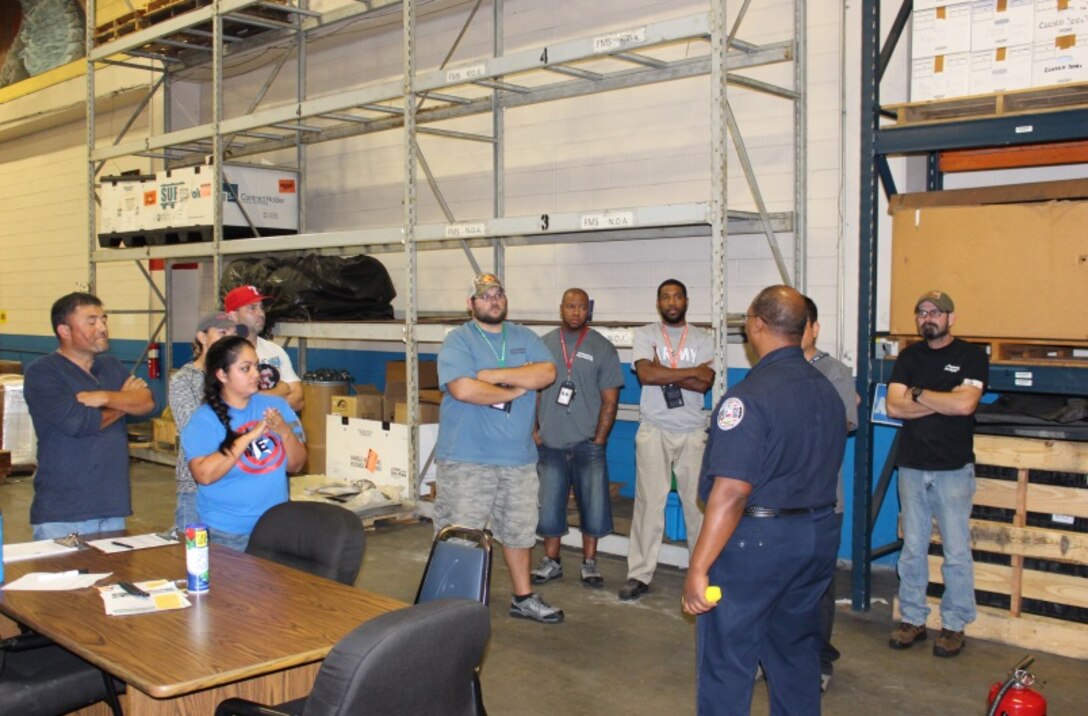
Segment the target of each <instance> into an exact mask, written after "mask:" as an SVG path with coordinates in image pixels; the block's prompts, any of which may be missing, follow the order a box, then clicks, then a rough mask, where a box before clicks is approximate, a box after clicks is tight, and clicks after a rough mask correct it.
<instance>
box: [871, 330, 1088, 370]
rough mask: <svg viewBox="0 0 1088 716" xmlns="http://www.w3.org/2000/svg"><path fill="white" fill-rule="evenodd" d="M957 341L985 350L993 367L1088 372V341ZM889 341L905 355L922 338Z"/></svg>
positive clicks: (967, 338)
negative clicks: (1048, 368)
mask: <svg viewBox="0 0 1088 716" xmlns="http://www.w3.org/2000/svg"><path fill="white" fill-rule="evenodd" d="M956 337H957V338H961V339H962V340H965V341H967V342H968V343H974V344H975V345H977V346H980V347H982V349H983V350H985V351H986V354H987V355H988V356H990V363H992V364H993V363H1001V364H1009V365H1048V366H1054V367H1061V368H1088V341H1076V340H1060V339H1055V340H1049V341H1047V340H1040V339H1036V338H979V337H976V336H961V335H957V336H956ZM886 340H888V341H894V342H895V343H896V344H897V345H898V348H897V349H896V350H897V354H898V353H902V352H903V351H904V350H905V349H906V348H907V346H909V345H911V344H913V343H918V342H919V341H921V340H922V338H921V337H920V336H919V335H917V334H910V335H891V336H887V339H886Z"/></svg>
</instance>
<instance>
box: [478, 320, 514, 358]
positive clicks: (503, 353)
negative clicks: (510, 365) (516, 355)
mask: <svg viewBox="0 0 1088 716" xmlns="http://www.w3.org/2000/svg"><path fill="white" fill-rule="evenodd" d="M472 327H473V328H475V329H476V332H477V333H479V334H480V338H483V339H484V343H486V344H487V347H488V348H490V349H491V354H492V355H493V356H495V360H497V361H498V362H499V367H500V368H505V367H506V324H505V323H504V324H503V326H502V354H501V355H500V354H499V353H498V352H496V351H495V346H493V345H491V339H490V338H488V337H487V335H486V334H485V333H484V331H483V329H482V328H480V326H479V325H477V323H476V321H473V322H472Z"/></svg>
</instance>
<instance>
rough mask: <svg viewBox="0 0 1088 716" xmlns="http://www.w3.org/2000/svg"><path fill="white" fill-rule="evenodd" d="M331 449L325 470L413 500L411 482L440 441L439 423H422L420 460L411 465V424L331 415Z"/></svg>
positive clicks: (431, 473)
mask: <svg viewBox="0 0 1088 716" xmlns="http://www.w3.org/2000/svg"><path fill="white" fill-rule="evenodd" d="M325 436H326V441H327V446H328V453H327V455H326V458H325V464H326V468H325V474H326V475H328V476H329V477H330V478H333V479H337V480H346V481H349V482H350V481H356V482H358V481H361V480H369V481H371V482H373V483H374V485H375V486H377V487H378V489H379V490H381V491H382V492H383V493H385V494H386V496H387V497H389V498H390V499H393V500H405V501H410V502H414V501H415V500H416V499H417V496H416V495H414V494H412V490H411V486H412V483H413V481H414V479H415V475H417V474H418V473H419V471H420V470H421V469H422V468H423V465H425V464H426V462H427V458H428V457H429V456H430V454H431V452H432V451H433V450H434V446H435V443H436V442H437V441H438V426H437V425H433V424H432V425H420V426H419V462H418V463H417V465H416V467H415V469H414V470H411V469H409V465H408V426H407V425H402V424H400V423H383V422H381V421H378V420H361V419H357V418H343V417H340V416H338V415H330V416H329V417H328V423H327V425H326V426H325ZM435 475H436V471H435V466H434V462H433V461H432V463H431V466H430V468H429V469H428V470H427V473H426V475H425V476H424V481H423V485H421V487H420V494H429V493H430V484H431V483H433V482H434V479H435Z"/></svg>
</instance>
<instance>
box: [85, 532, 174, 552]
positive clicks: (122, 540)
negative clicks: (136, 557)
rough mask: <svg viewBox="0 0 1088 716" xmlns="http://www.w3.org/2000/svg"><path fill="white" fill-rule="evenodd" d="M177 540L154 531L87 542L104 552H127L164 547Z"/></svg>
mask: <svg viewBox="0 0 1088 716" xmlns="http://www.w3.org/2000/svg"><path fill="white" fill-rule="evenodd" d="M177 543H178V541H177V540H173V539H163V538H162V537H160V536H159V535H157V534H155V533H151V534H147V535H127V536H125V537H117V538H115V539H109V538H107V539H92V540H88V541H87V544H89V545H90V546H91V547H94V548H95V549H97V550H101V551H102V552H105V553H106V554H110V553H112V552H128V551H130V550H134V549H147V548H148V547H165V546H166V545H168V544H177Z"/></svg>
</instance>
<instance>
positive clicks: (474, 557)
mask: <svg viewBox="0 0 1088 716" xmlns="http://www.w3.org/2000/svg"><path fill="white" fill-rule="evenodd" d="M491 556H492V553H491V531H490V530H478V529H473V528H471V527H461V526H460V525H447V526H445V527H443V528H442V529H441V530H440V531H439V532H438V534H437V535H436V536H435V538H434V542H433V543H432V544H431V554H430V556H429V557H427V566H425V567H424V568H423V578H422V579H421V580H420V581H419V589H418V590H417V591H416V601H415V603H416V604H421V603H423V602H430V601H434V600H436V599H451V598H459V599H475V600H476V601H478V602H480V603H481V604H484V605H486V604H488V603H489V599H490V597H491ZM472 695H473V698H474V699H475V700H476V713H475V716H487V709H486V708H484V692H483V687H482V686H481V685H480V669H479V667H477V668H476V671H475V673H473V675H472Z"/></svg>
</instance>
